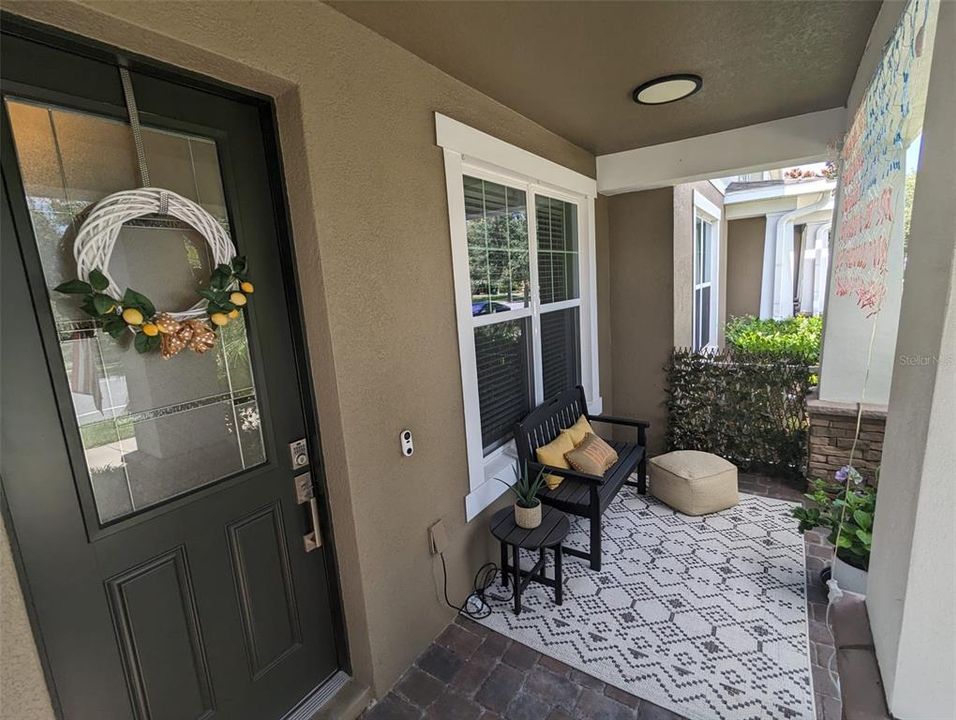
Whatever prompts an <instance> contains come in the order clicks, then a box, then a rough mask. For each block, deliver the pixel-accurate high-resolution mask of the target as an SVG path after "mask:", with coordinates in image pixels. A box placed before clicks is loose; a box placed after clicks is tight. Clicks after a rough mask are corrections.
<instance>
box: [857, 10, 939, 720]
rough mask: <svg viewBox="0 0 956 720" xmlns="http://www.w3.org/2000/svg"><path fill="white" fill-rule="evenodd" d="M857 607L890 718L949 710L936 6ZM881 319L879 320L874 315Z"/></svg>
mask: <svg viewBox="0 0 956 720" xmlns="http://www.w3.org/2000/svg"><path fill="white" fill-rule="evenodd" d="M936 32H937V35H936V42H935V54H934V57H933V64H932V72H931V74H930V79H929V94H928V97H927V101H926V116H925V118H924V125H923V150H922V154H921V157H920V164H919V172H918V176H917V182H916V194H915V197H914V201H913V217H912V225H911V233H910V239H909V243H908V245H907V256H906V275H905V278H904V285H903V300H902V304H901V309H900V318H899V334H898V336H897V340H896V348H895V354H894V360H895V362H894V366H893V382H892V390H891V392H890V401H889V410H888V414H887V420H886V438H885V440H884V447H883V460H882V470H881V473H880V492H879V494H878V496H877V503H876V516H875V519H874V527H873V551H872V554H871V556H870V569H869V583H868V586H867V596H866V606H867V610H868V611H869V617H870V624H871V627H872V630H873V640H874V644H875V646H876V656H877V659H878V660H879V665H880V673H881V675H882V678H883V683H884V687H885V692H886V700H887V704H888V706H889V710H890V712H891V713H892V715H893V717H896V718H900V719H901V720H911V719H912V720H916V719H917V718H944V717H953V713H954V711H956V554H954V552H953V551H954V549H956V522H954V519H953V518H954V514H956V484H954V482H953V467H954V465H956V444H954V443H953V438H954V437H956V412H954V410H953V408H954V406H956V239H954V234H953V226H954V224H956V206H954V204H953V199H954V198H956V143H953V116H954V115H956V50H954V48H956V5H954V4H953V3H941V4H940V6H939V19H938V23H937V31H936ZM884 312H885V311H884Z"/></svg>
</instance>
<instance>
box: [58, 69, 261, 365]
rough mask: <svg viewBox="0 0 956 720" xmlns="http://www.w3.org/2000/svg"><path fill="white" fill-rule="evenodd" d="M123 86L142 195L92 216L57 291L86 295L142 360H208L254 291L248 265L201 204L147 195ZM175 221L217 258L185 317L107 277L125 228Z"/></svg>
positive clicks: (108, 203) (128, 88)
mask: <svg viewBox="0 0 956 720" xmlns="http://www.w3.org/2000/svg"><path fill="white" fill-rule="evenodd" d="M120 80H121V81H122V85H123V95H124V97H125V100H126V109H127V111H128V113H129V121H130V129H131V130H132V133H133V143H134V145H135V147H136V156H137V161H138V164H139V172H140V176H141V179H142V182H143V187H141V188H139V189H137V190H122V191H120V192H116V193H113V194H112V195H107V196H106V197H105V198H103V199H102V200H100V201H99V202H98V203H96V205H95V206H94V207H93V209H92V211H90V214H89V216H87V218H86V220H85V221H84V222H83V224H82V225H81V226H80V229H79V231H78V232H77V234H76V240H75V241H74V243H73V257H74V259H75V260H76V273H77V275H78V278H77V279H76V280H70V281H68V282H65V283H62V284H60V285H58V286H57V287H56V288H55V289H56V290H57V291H58V292H61V293H68V294H72V295H82V296H83V301H82V303H81V305H80V308H81V309H82V310H84V311H85V312H86V313H87V314H89V315H91V316H92V317H93V318H95V319H96V320H98V321H99V323H100V325H101V327H102V328H103V330H105V331H106V332H108V333H109V334H110V336H112V337H113V338H119V337H121V336H122V335H123V334H124V333H126V332H131V333H133V346H134V347H135V348H136V350H137V351H138V352H140V353H146V352H152V351H155V350H157V349H158V350H159V351H160V352H161V354H162V356H163V357H164V358H170V357H172V356H174V355H176V354H177V353H179V352H180V351H182V350H183V349H185V348H189V349H190V350H192V351H193V352H196V353H200V354H201V353H204V352H206V351H207V350H210V349H212V348H213V347H214V346H215V344H216V330H217V329H218V328H220V327H223V326H225V325H227V324H228V323H229V322H231V321H232V320H235V319H237V318H238V317H239V316H240V315H241V312H240V311H241V309H242V308H244V307H246V303H247V302H248V296H249V295H251V294H252V293H253V291H254V290H255V287H254V286H253V284H252V282H250V280H249V277H248V275H247V274H246V259H245V258H244V257H240V256H237V255H236V251H235V246H234V245H233V244H232V240H230V239H229V235H228V234H226V231H225V229H224V228H223V227H222V225H220V224H219V222H218V221H217V220H216V218H214V217H213V216H212V215H210V214H209V213H208V212H206V210H204V209H203V208H202V207H201V206H199V205H198V204H197V203H195V202H193V201H192V200H190V199H189V198H185V197H183V196H182V195H178V194H177V193H174V192H173V191H172V190H164V189H162V188H155V187H149V184H150V183H149V169H148V168H147V165H146V152H145V147H144V145H143V138H142V133H141V128H140V123H139V113H138V112H137V109H136V99H135V97H134V95H133V85H132V80H131V78H130V74H129V71H128V70H127V69H126V68H120ZM156 215H159V216H163V217H173V218H176V219H177V220H180V221H182V222H184V223H186V224H187V225H189V226H190V227H192V228H193V229H194V230H196V232H198V233H199V234H200V235H201V236H202V237H203V239H204V240H205V241H206V242H207V243H208V244H209V247H210V249H211V250H212V261H213V265H214V268H213V271H212V275H211V276H210V278H209V284H208V287H205V288H203V289H201V290H199V293H198V294H199V298H198V299H197V301H196V302H195V303H194V304H193V305H192V306H190V307H188V308H186V309H185V310H179V311H175V312H169V311H166V312H163V311H159V310H157V309H156V306H155V305H153V303H152V301H151V300H150V299H149V298H148V297H146V296H145V295H143V294H142V293H140V292H137V291H136V290H133V289H132V288H126V289H125V290H124V291H122V292H120V289H119V287H118V286H117V285H116V283H115V282H113V278H111V277H110V275H109V263H110V256H111V255H112V254H113V248H114V247H115V246H116V239H117V238H118V237H119V233H120V230H121V229H122V228H123V225H124V224H126V223H127V222H129V221H131V220H136V219H137V218H142V217H146V216H156Z"/></svg>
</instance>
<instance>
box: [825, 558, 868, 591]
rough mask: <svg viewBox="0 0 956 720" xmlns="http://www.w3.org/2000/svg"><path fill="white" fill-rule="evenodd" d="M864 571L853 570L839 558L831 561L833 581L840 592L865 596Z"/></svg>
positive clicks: (865, 574) (853, 568)
mask: <svg viewBox="0 0 956 720" xmlns="http://www.w3.org/2000/svg"><path fill="white" fill-rule="evenodd" d="M866 576H867V573H866V570H860V569H859V568H855V567H853V566H852V565H850V564H849V563H846V562H843V561H842V560H841V559H840V558H835V559H834V560H833V575H832V577H833V579H834V580H836V581H837V585H839V586H840V589H841V590H844V591H847V592H853V593H858V594H859V595H866Z"/></svg>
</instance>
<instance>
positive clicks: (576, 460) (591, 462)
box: [564, 433, 617, 475]
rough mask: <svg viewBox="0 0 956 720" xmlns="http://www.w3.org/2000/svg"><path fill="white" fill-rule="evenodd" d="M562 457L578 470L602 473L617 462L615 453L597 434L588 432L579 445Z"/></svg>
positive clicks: (596, 473)
mask: <svg viewBox="0 0 956 720" xmlns="http://www.w3.org/2000/svg"><path fill="white" fill-rule="evenodd" d="M564 459H565V460H567V461H568V463H569V464H570V465H571V467H573V468H574V469H575V470H577V471H578V472H583V473H587V474H588V475H604V473H605V472H607V469H608V468H609V467H611V466H612V465H613V464H614V463H616V462H617V453H616V452H614V448H612V447H611V446H610V445H608V444H607V443H606V442H604V441H603V440H602V439H601V438H599V437H598V436H597V435H595V434H594V433H588V434H587V435H585V436H584V440H582V441H581V444H580V445H578V446H577V447H576V448H574V450H572V451H571V452H567V453H565V454H564Z"/></svg>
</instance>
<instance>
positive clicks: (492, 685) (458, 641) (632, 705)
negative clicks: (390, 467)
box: [362, 474, 841, 720]
mask: <svg viewBox="0 0 956 720" xmlns="http://www.w3.org/2000/svg"><path fill="white" fill-rule="evenodd" d="M739 487H740V491H741V492H745V493H750V494H752V495H763V496H766V497H773V498H779V499H782V500H794V501H800V500H801V498H802V492H803V490H802V483H790V482H787V481H784V480H779V479H776V478H766V477H762V476H759V475H745V474H741V475H740V478H739ZM806 548H807V578H808V580H809V584H808V585H809V587H808V591H809V595H808V598H807V601H808V603H809V607H810V641H811V642H810V661H811V663H812V668H811V669H812V671H813V689H814V698H815V701H816V706H817V720H840V718H841V707H840V700H839V697H840V694H839V692H838V690H837V689H836V687H835V686H834V684H833V682H832V681H831V679H830V676H829V673H828V672H827V665H828V663H829V661H830V658H831V657H832V656H833V652H834V651H833V637H832V635H831V634H830V631H829V629H828V628H827V624H826V608H827V603H826V592H825V589H824V587H823V586H822V585H821V583H820V580H819V574H820V570H821V569H823V566H824V565H825V564H826V562H827V561H828V560H829V551H830V546H829V545H828V544H827V542H826V540H825V539H824V537H823V536H822V535H820V534H819V533H816V532H813V533H807V535H806ZM496 718H500V719H502V720H572V719H573V720H625V719H627V720H681V718H682V716H680V715H678V714H676V713H674V712H671V711H670V710H666V709H664V708H662V707H659V706H657V705H654V704H653V703H650V702H648V701H647V700H642V699H640V698H638V697H636V696H634V695H631V694H630V693H626V692H624V691H622V690H619V689H617V688H615V687H612V686H610V685H608V684H606V683H604V682H602V681H600V680H598V679H596V678H593V677H591V676H590V675H587V674H585V673H583V672H580V671H579V670H576V669H574V668H572V667H569V666H568V665H565V664H564V663H563V662H560V661H559V660H555V659H553V658H550V657H548V656H547V655H542V654H540V653H538V652H537V651H535V650H532V649H531V648H529V647H526V646H525V645H521V644H520V643H516V642H512V641H511V640H509V639H508V638H507V637H505V636H504V635H501V634H499V633H497V632H495V631H493V630H489V629H487V628H486V627H484V626H483V625H479V624H478V623H475V622H473V621H471V620H469V619H467V618H465V617H462V616H459V617H458V618H457V619H456V620H455V621H454V622H453V623H452V624H451V625H449V626H448V627H447V628H445V630H444V631H443V632H442V633H441V635H439V636H438V638H437V639H436V640H435V641H434V642H433V643H432V644H431V645H430V646H429V647H428V649H426V650H425V652H424V653H422V654H421V656H420V657H419V658H418V659H417V660H416V661H415V664H414V665H412V667H410V668H409V669H408V670H407V671H406V672H405V674H404V675H403V676H402V677H401V679H400V680H399V681H398V683H397V684H396V685H395V687H394V688H393V689H392V690H391V692H389V693H388V694H387V695H386V696H385V697H384V698H383V699H382V700H381V701H379V702H378V703H376V704H375V705H374V706H373V707H372V708H370V709H369V710H368V711H367V712H366V713H365V714H364V715H363V719H362V720H422V719H427V720H494V719H496Z"/></svg>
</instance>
